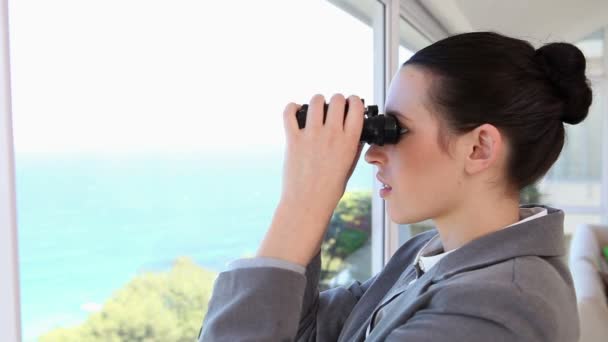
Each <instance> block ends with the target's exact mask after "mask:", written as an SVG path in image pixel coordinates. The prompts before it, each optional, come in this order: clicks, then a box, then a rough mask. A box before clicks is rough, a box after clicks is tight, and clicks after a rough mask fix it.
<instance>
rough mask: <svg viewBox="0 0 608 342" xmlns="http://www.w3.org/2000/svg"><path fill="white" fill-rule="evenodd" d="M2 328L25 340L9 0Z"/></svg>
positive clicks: (3, 37) (0, 217)
mask: <svg viewBox="0 0 608 342" xmlns="http://www.w3.org/2000/svg"><path fill="white" fill-rule="evenodd" d="M0 18H1V22H2V27H1V28H0V44H1V45H0V49H1V54H0V60H1V61H0V82H1V83H0V104H1V106H2V108H1V109H0V168H1V169H0V273H1V274H6V275H7V279H6V280H5V281H0V303H2V304H1V305H0V331H2V332H3V335H4V336H2V337H3V340H5V341H21V305H20V293H19V290H20V289H19V260H18V257H19V253H18V250H17V246H18V244H17V210H16V203H17V200H16V191H15V186H16V185H15V184H16V183H15V159H14V158H15V156H14V148H13V130H12V126H13V124H12V115H11V114H12V113H11V110H12V105H11V77H10V50H9V31H8V0H1V1H0Z"/></svg>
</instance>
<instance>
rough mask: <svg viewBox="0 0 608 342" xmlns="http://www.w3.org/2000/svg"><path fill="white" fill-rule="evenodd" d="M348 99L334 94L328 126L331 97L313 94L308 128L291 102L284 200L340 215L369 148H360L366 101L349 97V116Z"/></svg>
mask: <svg viewBox="0 0 608 342" xmlns="http://www.w3.org/2000/svg"><path fill="white" fill-rule="evenodd" d="M346 101H347V100H346V99H345V98H344V96H343V95H342V94H335V95H334V96H332V98H331V101H330V102H329V108H328V110H327V118H326V122H325V124H323V105H324V104H325V99H324V97H323V96H322V95H315V96H313V97H312V99H311V100H310V104H309V107H308V113H307V115H306V127H304V128H303V129H300V128H299V127H298V123H297V120H296V115H295V114H296V111H297V110H298V108H299V107H300V106H298V105H296V104H294V103H290V104H288V105H287V107H286V108H285V111H284V113H283V116H284V117H283V121H284V124H285V134H286V140H287V147H286V150H285V161H284V165H283V188H282V195H281V201H283V202H288V203H298V204H300V205H302V206H305V207H310V208H314V210H318V211H317V213H325V214H330V215H331V213H332V212H333V211H334V209H335V207H336V205H337V204H338V201H339V200H340V198H341V197H342V195H344V191H345V189H346V184H347V182H348V179H349V177H350V176H351V174H352V171H353V170H354V167H355V166H356V164H357V161H358V159H359V158H358V154H360V151H361V149H362V147H363V145H362V144H361V145H360V144H359V138H360V137H361V131H362V129H363V119H364V118H363V111H364V108H363V102H361V100H360V99H359V98H358V97H356V96H351V97H349V113H347V115H346V117H345V113H344V108H345V104H346Z"/></svg>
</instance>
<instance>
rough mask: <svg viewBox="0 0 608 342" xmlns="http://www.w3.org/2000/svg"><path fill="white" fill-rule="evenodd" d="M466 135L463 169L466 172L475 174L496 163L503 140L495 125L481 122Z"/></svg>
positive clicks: (500, 152)
mask: <svg viewBox="0 0 608 342" xmlns="http://www.w3.org/2000/svg"><path fill="white" fill-rule="evenodd" d="M467 135H468V136H469V139H467V142H468V145H467V154H466V156H465V157H466V159H465V171H466V172H467V173H468V174H471V175H473V174H477V173H479V172H481V171H483V170H485V169H488V168H490V167H491V166H492V165H494V164H496V163H497V161H498V160H499V157H500V155H501V154H502V150H503V141H502V136H501V134H500V131H498V129H497V128H496V127H494V126H493V125H490V124H483V125H480V126H479V127H477V128H475V129H474V130H473V131H471V132H469V133H468V134H467Z"/></svg>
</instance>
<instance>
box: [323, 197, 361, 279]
mask: <svg viewBox="0 0 608 342" xmlns="http://www.w3.org/2000/svg"><path fill="white" fill-rule="evenodd" d="M371 209H372V198H371V191H369V190H368V191H350V192H346V193H345V194H344V196H342V198H341V199H340V202H338V205H337V206H336V209H335V210H334V213H333V215H332V218H331V221H330V223H329V227H328V229H327V233H326V234H325V238H324V240H323V244H322V245H321V251H322V257H321V261H322V265H321V275H320V278H321V279H320V281H321V283H326V282H327V281H328V280H330V279H331V278H332V277H333V276H334V275H335V274H336V273H338V272H340V271H341V270H342V268H343V267H342V266H343V262H344V259H346V257H348V256H349V255H350V254H352V253H353V252H354V251H356V250H357V249H359V248H361V246H363V245H364V244H365V242H366V241H367V240H368V239H369V236H370V234H371ZM335 262H337V263H338V265H339V266H338V267H333V266H334V264H335Z"/></svg>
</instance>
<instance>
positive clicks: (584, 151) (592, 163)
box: [538, 80, 606, 207]
mask: <svg viewBox="0 0 608 342" xmlns="http://www.w3.org/2000/svg"><path fill="white" fill-rule="evenodd" d="M591 83H592V88H593V102H592V104H591V107H590V109H589V114H588V116H587V118H586V119H585V121H583V122H582V123H580V124H578V125H574V126H572V125H568V124H565V125H564V126H565V128H566V142H565V144H564V148H563V150H562V153H561V155H560V157H559V159H558V160H557V162H556V163H555V164H554V165H553V167H552V168H551V169H550V170H549V172H548V173H547V175H546V177H544V178H543V180H542V181H541V182H539V185H538V189H539V191H540V194H541V201H542V202H543V203H548V204H550V205H554V206H557V207H560V206H586V207H599V206H600V198H601V193H600V189H601V170H602V153H603V152H602V134H604V133H603V130H602V126H603V122H602V120H603V118H604V117H605V113H606V107H605V100H606V99H605V98H604V96H603V95H602V93H601V86H602V84H601V83H600V82H599V81H594V80H592V82H591Z"/></svg>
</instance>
